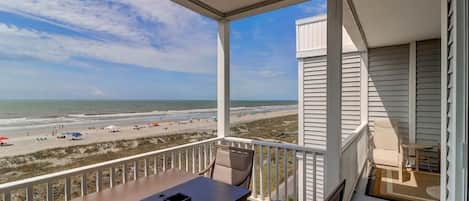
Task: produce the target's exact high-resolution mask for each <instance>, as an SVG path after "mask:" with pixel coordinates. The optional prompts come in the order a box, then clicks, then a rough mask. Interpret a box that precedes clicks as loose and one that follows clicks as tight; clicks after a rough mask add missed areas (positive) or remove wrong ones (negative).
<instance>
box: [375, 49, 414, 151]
mask: <svg viewBox="0 0 469 201" xmlns="http://www.w3.org/2000/svg"><path fill="white" fill-rule="evenodd" d="M368 58H369V61H368V62H369V64H368V74H369V76H368V113H369V115H368V116H369V125H370V132H371V133H372V134H373V133H374V119H375V118H390V119H396V120H399V134H400V138H401V140H402V142H403V143H408V138H409V113H408V111H409V98H408V94H409V46H408V45H400V46H391V47H381V48H373V49H370V50H369V52H368Z"/></svg>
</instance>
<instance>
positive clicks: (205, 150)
mask: <svg viewBox="0 0 469 201" xmlns="http://www.w3.org/2000/svg"><path fill="white" fill-rule="evenodd" d="M203 148H204V153H203V154H204V169H205V168H206V167H207V144H204V147H203Z"/></svg>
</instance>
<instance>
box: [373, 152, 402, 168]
mask: <svg viewBox="0 0 469 201" xmlns="http://www.w3.org/2000/svg"><path fill="white" fill-rule="evenodd" d="M373 161H374V163H375V164H379V165H387V166H394V167H397V166H399V152H397V151H391V150H384V149H374V150H373Z"/></svg>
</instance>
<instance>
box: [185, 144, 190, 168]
mask: <svg viewBox="0 0 469 201" xmlns="http://www.w3.org/2000/svg"><path fill="white" fill-rule="evenodd" d="M185 151H186V153H185V156H186V172H189V149H186V150H185Z"/></svg>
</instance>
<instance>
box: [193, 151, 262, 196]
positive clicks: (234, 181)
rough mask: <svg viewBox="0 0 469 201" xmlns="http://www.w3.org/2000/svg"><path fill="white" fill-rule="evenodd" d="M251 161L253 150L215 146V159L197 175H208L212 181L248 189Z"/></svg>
mask: <svg viewBox="0 0 469 201" xmlns="http://www.w3.org/2000/svg"><path fill="white" fill-rule="evenodd" d="M253 160H254V151H253V150H248V149H241V148H236V147H230V146H227V145H217V146H216V156H215V159H214V160H213V161H212V162H211V163H210V165H209V166H208V167H207V168H206V169H205V170H203V171H201V172H200V173H199V175H205V174H208V177H209V178H211V179H213V180H217V181H221V182H223V183H227V184H230V185H234V186H240V187H244V188H249V185H250V183H251V174H252V167H253Z"/></svg>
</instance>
